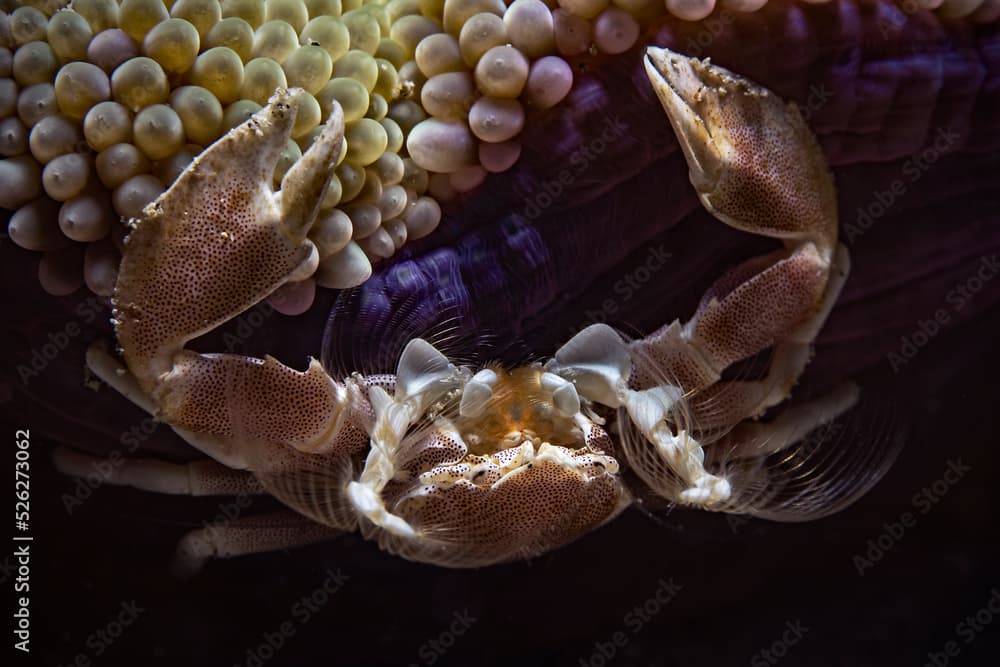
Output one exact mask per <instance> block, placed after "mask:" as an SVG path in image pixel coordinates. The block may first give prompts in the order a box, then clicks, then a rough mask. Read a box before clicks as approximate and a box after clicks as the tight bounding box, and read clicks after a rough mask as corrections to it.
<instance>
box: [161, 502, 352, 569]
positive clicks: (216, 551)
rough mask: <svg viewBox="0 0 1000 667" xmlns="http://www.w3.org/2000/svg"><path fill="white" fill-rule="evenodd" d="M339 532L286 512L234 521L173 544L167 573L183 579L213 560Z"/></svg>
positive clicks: (297, 544) (314, 540) (303, 542)
mask: <svg viewBox="0 0 1000 667" xmlns="http://www.w3.org/2000/svg"><path fill="white" fill-rule="evenodd" d="M342 534H343V531H341V530H337V529H335V528H329V527H327V526H324V525H322V524H318V523H316V522H314V521H312V520H310V519H307V518H306V517H303V516H301V515H299V514H296V513H294V512H290V511H279V512H271V513H269V514H258V515H255V516H248V517H237V518H236V519H234V520H232V521H229V522H227V523H225V524H224V525H221V526H215V525H209V526H205V527H204V528H199V529H198V530H193V531H191V532H189V533H186V534H185V535H184V537H182V538H181V540H180V542H179V543H178V544H177V551H176V553H175V554H174V559H173V562H172V563H171V568H170V569H171V571H172V572H173V573H174V574H175V575H176V576H178V577H180V578H182V579H186V578H189V577H192V576H194V575H195V574H197V573H198V572H200V571H201V569H202V568H203V567H204V566H205V563H207V562H208V561H209V560H211V559H213V558H233V557H235V556H245V555H247V554H256V553H264V552H267V551H278V550H280V549H289V548H292V547H300V546H305V545H307V544H315V543H317V542H323V541H325V540H329V539H331V538H334V537H337V536H339V535H342Z"/></svg>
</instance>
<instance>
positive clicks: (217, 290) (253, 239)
mask: <svg viewBox="0 0 1000 667" xmlns="http://www.w3.org/2000/svg"><path fill="white" fill-rule="evenodd" d="M289 100H290V96H289V94H288V93H285V94H283V95H278V96H277V98H276V99H275V100H274V101H272V103H271V104H270V105H268V106H267V107H265V108H264V109H262V110H261V111H260V112H258V113H257V114H256V115H254V116H253V118H251V120H250V121H248V122H247V123H245V124H243V125H241V126H239V127H238V128H236V129H234V130H233V131H232V132H229V133H228V134H226V135H225V136H224V137H223V138H222V139H220V140H219V141H218V142H216V143H215V144H213V145H212V146H211V147H210V148H209V149H207V150H206V151H204V152H203V153H202V154H201V155H199V156H198V157H197V158H196V159H195V160H194V162H192V164H191V165H190V167H189V168H188V169H186V170H185V171H184V173H183V174H182V175H181V176H180V177H179V178H178V179H177V181H176V182H175V183H174V184H173V186H171V188H170V189H169V190H167V191H166V192H165V193H164V194H163V195H161V196H160V197H159V198H158V199H157V200H156V201H154V202H152V203H151V204H149V205H148V206H147V207H146V208H145V209H144V210H143V214H142V216H141V217H140V218H139V219H138V220H134V221H132V225H133V231H132V233H131V234H130V235H129V237H128V239H127V240H126V245H125V253H124V256H123V259H122V264H121V269H120V272H119V277H118V283H117V285H116V287H115V294H114V307H115V322H116V325H117V334H118V341H119V343H120V345H121V347H122V350H123V353H124V356H125V361H126V363H127V364H128V366H129V369H130V370H131V371H132V373H133V374H134V375H135V376H136V379H137V380H138V381H139V384H140V386H142V388H143V389H144V390H145V391H146V392H151V391H152V389H153V387H154V385H155V382H156V379H157V378H158V377H159V376H160V375H161V374H162V373H165V372H167V371H168V370H169V369H170V366H171V362H172V359H171V358H172V356H173V354H175V353H176V352H178V351H179V350H180V349H181V348H182V347H183V345H184V344H185V343H186V342H187V341H189V340H191V339H192V338H194V337H196V336H198V335H201V334H203V333H205V332H207V331H210V330H211V329H213V328H215V327H217V326H218V325H219V324H221V323H223V322H225V321H227V320H229V319H230V318H232V317H233V316H235V315H236V314H238V313H240V312H243V311H244V310H246V309H247V308H249V307H251V306H253V305H254V304H256V303H258V302H259V301H261V300H262V299H264V298H265V297H266V296H267V295H268V294H270V293H271V292H272V291H274V290H275V289H276V288H277V287H279V286H280V285H281V284H283V283H284V282H285V281H286V280H287V279H288V276H289V274H291V273H292V272H293V271H294V270H295V269H296V268H298V267H299V266H300V265H301V264H303V262H305V261H306V260H307V258H309V257H310V254H311V252H312V251H313V249H312V246H311V243H310V242H309V241H307V240H306V239H305V237H304V233H302V234H298V235H291V234H288V233H286V230H285V229H284V228H283V227H282V226H281V222H282V220H281V211H280V208H279V205H278V202H277V201H276V198H275V195H274V193H273V192H272V190H271V179H272V175H273V171H274V166H275V164H276V162H277V160H278V156H279V154H280V152H281V150H282V149H283V148H284V147H285V145H286V143H287V141H288V137H289V135H290V132H291V128H292V123H293V122H294V119H295V111H294V107H293V106H290V105H289ZM317 143H319V142H317ZM337 145H338V146H339V145H340V144H339V141H338V143H337ZM333 157H334V159H336V155H334V156H333ZM330 166H331V168H332V164H331V165H330ZM323 188H325V182H323V183H322V187H320V188H316V187H314V188H313V192H312V193H311V194H312V196H313V198H314V202H315V201H318V200H319V198H320V197H321V195H322V192H323Z"/></svg>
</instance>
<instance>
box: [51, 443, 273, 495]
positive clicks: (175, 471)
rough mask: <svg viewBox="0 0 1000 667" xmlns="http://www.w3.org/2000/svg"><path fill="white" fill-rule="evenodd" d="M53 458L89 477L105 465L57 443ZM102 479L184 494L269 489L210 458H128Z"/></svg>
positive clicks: (72, 471) (70, 470)
mask: <svg viewBox="0 0 1000 667" xmlns="http://www.w3.org/2000/svg"><path fill="white" fill-rule="evenodd" d="M52 460H53V463H55V466H56V468H57V469H58V470H59V472H61V473H63V474H65V475H72V476H74V477H86V476H88V475H91V474H93V472H94V470H98V469H103V468H98V467H97V466H96V464H98V463H100V462H102V461H103V459H100V458H98V457H96V456H89V455H87V454H82V453H80V452H77V451H74V450H72V449H70V448H68V447H57V448H56V450H55V451H54V452H53V454H52ZM106 467H107V466H105V468H106ZM102 482H103V483H105V484H113V485H115V486H131V487H132V488H135V489H142V490H143V491H152V492H153V493H169V494H175V495H184V496H215V495H239V494H247V495H258V494H264V493H267V492H266V491H265V490H264V488H263V487H262V486H261V485H260V483H259V482H258V481H257V478H256V477H254V476H253V475H252V474H250V473H248V472H245V471H243V470H233V469H232V468H229V467H228V466H224V465H222V464H221V463H216V462H215V461H208V460H205V461H195V462H193V463H187V464H179V463H169V462H167V461H160V460H157V459H125V460H123V461H119V462H118V463H117V465H115V466H114V467H112V468H110V471H109V472H108V473H107V474H106V475H103V479H102Z"/></svg>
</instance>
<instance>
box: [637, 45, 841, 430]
mask: <svg viewBox="0 0 1000 667" xmlns="http://www.w3.org/2000/svg"><path fill="white" fill-rule="evenodd" d="M646 70H647V73H648V75H649V78H650V81H651V82H652V85H653V89H654V90H655V91H656V93H657V96H658V97H659V98H660V101H661V103H662V104H663V108H664V110H665V111H666V112H667V117H668V118H669V119H670V123H671V125H672V126H673V128H674V130H675V132H676V133H677V136H678V139H679V141H680V145H681V148H682V150H683V151H684V155H685V157H686V158H687V161H688V166H689V171H690V176H691V182H692V184H693V185H694V186H695V189H696V190H697V191H698V196H699V198H700V200H701V202H702V204H703V205H704V206H705V208H706V209H707V210H708V211H709V212H710V213H711V214H712V215H713V216H715V217H716V218H718V219H719V220H721V221H723V222H725V223H726V224H728V225H730V226H732V227H735V228H737V229H741V230H744V231H748V232H752V233H755V234H762V235H765V236H770V237H773V238H777V239H781V240H782V241H783V243H784V245H785V248H784V249H783V250H781V251H778V252H776V253H773V254H771V255H768V256H765V257H761V258H755V259H751V260H749V261H747V262H745V263H743V264H741V265H739V266H737V267H735V268H734V269H732V270H730V271H729V272H727V273H726V274H725V275H724V276H722V277H721V278H720V279H719V280H718V281H716V283H715V284H714V285H713V286H712V287H711V288H710V289H709V291H708V292H707V293H706V294H705V296H704V298H703V299H702V302H701V304H700V305H699V307H698V309H697V311H696V313H695V315H694V316H693V317H692V318H691V320H690V321H688V322H687V324H685V325H683V326H682V325H681V324H680V323H679V322H673V323H671V324H669V325H667V326H665V327H663V328H661V329H660V330H658V331H656V332H654V333H653V334H652V335H650V336H648V337H646V338H644V339H641V340H639V341H636V342H635V343H633V344H632V346H631V351H632V354H633V356H634V357H636V358H637V359H639V360H642V361H644V362H646V363H641V362H640V363H637V369H636V375H635V377H634V382H635V383H636V385H637V386H639V387H647V386H651V385H652V384H656V383H658V382H662V381H664V380H665V379H667V380H668V381H671V382H672V383H675V384H677V385H678V386H680V387H682V388H683V389H684V391H685V393H689V394H690V393H693V392H697V391H699V390H707V391H705V393H704V394H703V395H701V396H697V395H695V396H694V397H693V398H692V407H693V410H694V412H695V414H694V419H695V421H696V422H697V423H698V424H699V426H700V427H701V428H703V429H709V428H714V427H717V426H720V425H726V424H728V425H733V424H736V423H739V422H740V421H741V420H743V419H745V418H747V417H752V416H757V415H759V414H760V413H761V412H762V411H763V410H765V409H766V408H768V407H770V406H773V405H776V404H777V403H779V402H781V401H782V400H784V399H785V398H787V397H788V395H789V392H790V390H791V387H792V385H794V383H795V382H796V380H797V379H798V377H799V375H800V374H801V372H802V370H803V369H804V367H805V365H806V363H807V362H808V359H809V348H810V345H811V344H812V341H813V339H814V337H815V335H816V333H817V332H818V330H819V328H820V327H821V326H822V324H823V321H824V320H825V319H826V316H827V315H828V314H829V311H830V309H831V308H832V306H833V303H834V302H835V301H836V299H837V296H838V294H839V292H840V289H841V287H842V286H843V283H844V280H845V279H846V276H847V273H848V271H849V268H850V266H849V264H850V263H849V259H848V254H847V250H846V248H844V247H843V246H842V245H841V246H838V245H837V243H836V238H837V206H836V197H835V193H834V189H833V181H832V179H831V177H830V174H829V171H828V169H827V167H826V163H825V161H824V159H823V155H822V152H821V151H820V149H819V146H818V144H817V143H816V139H815V137H813V135H812V133H811V132H810V131H809V128H808V127H807V126H806V124H805V122H804V121H803V119H802V116H801V115H800V114H799V112H798V109H797V108H796V107H795V106H794V105H793V104H787V103H785V102H784V101H782V100H780V99H779V98H777V97H776V96H774V95H773V94H772V93H771V92H770V91H768V90H766V89H764V88H761V87H759V86H756V85H754V84H753V83H751V82H749V81H747V80H746V79H743V78H741V77H737V76H735V75H733V74H731V73H730V72H728V71H726V70H724V69H722V68H720V67H717V66H714V65H711V64H710V63H708V62H707V61H699V60H697V59H693V58H687V57H684V56H680V55H677V54H674V53H672V52H670V51H667V50H665V49H649V50H648V52H647V58H646ZM772 346H774V359H773V361H772V365H771V368H770V372H769V374H768V377H766V378H764V379H763V380H760V381H757V382H722V383H719V382H718V381H719V379H720V377H721V373H722V371H723V370H724V369H725V368H726V367H727V366H729V365H730V364H732V363H734V362H736V361H739V360H741V359H745V358H748V357H750V356H753V355H755V354H757V353H759V352H761V351H763V350H766V349H768V348H769V347H772Z"/></svg>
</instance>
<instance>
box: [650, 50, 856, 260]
mask: <svg viewBox="0 0 1000 667" xmlns="http://www.w3.org/2000/svg"><path fill="white" fill-rule="evenodd" d="M645 64H646V73H647V74H648V76H649V80H650V82H651V83H652V86H653V90H654V91H655V92H656V95H657V96H658V97H659V98H660V102H661V103H662V104H663V108H664V110H665V111H666V112H667V117H668V118H669V119H670V124H671V125H672V126H673V128H674V132H675V133H676V134H677V137H678V139H679V141H680V145H681V149H682V150H683V151H684V157H685V158H686V159H687V162H688V168H689V173H690V177H691V183H692V184H693V185H694V187H695V189H696V190H697V191H698V196H699V198H700V199H701V202H702V204H703V205H704V206H705V208H706V209H707V210H708V211H709V213H712V214H713V215H714V216H715V217H717V218H719V219H720V220H722V221H723V222H725V223H726V224H728V225H731V226H732V227H735V228H737V229H741V230H744V231H747V232H752V233H754V234H763V235H765V236H771V237H775V238H780V239H784V240H786V242H792V243H801V242H805V241H812V242H813V243H815V244H816V247H817V248H818V249H819V250H820V253H821V255H822V256H823V257H824V258H825V259H826V260H827V261H829V257H830V255H831V254H832V252H833V249H834V246H835V244H836V238H837V200H836V194H835V192H834V188H833V181H832V179H831V178H830V173H829V170H828V169H827V166H826V162H825V160H824V158H823V153H822V151H821V150H820V148H819V144H818V143H817V142H816V139H815V137H814V136H813V134H812V132H810V130H809V127H808V126H807V125H806V123H805V121H804V120H803V118H802V115H801V114H800V113H799V111H798V108H797V107H796V106H795V105H794V104H793V103H786V102H784V101H783V100H781V99H780V98H778V97H777V96H776V95H774V94H773V93H771V92H770V91H769V90H767V89H766V88H762V87H761V86H758V85H756V84H753V83H751V82H750V81H748V80H747V79H745V78H742V77H738V76H736V75H734V74H733V73H731V72H729V71H728V70H726V69H724V68H722V67H719V66H717V65H713V64H711V63H710V62H709V61H708V60H698V59H697V58H689V57H687V56H682V55H680V54H677V53H674V52H673V51H670V50H668V49H660V48H653V47H651V48H649V49H647V51H646V59H645Z"/></svg>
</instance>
